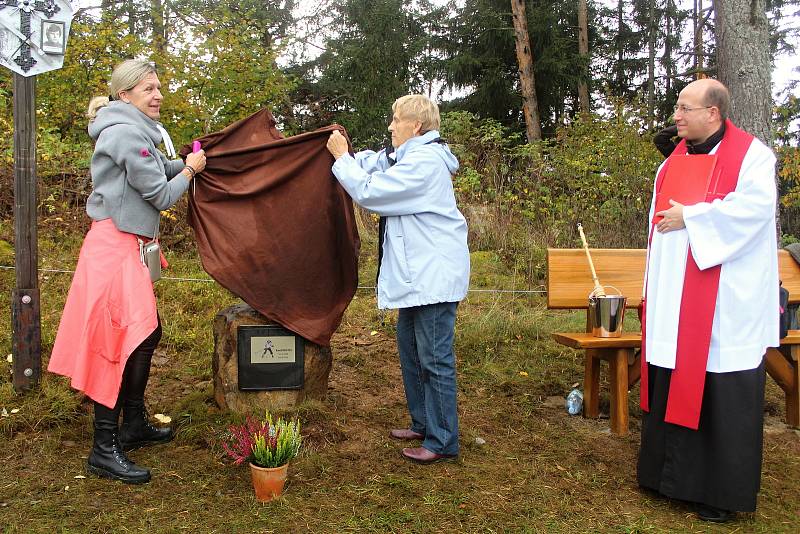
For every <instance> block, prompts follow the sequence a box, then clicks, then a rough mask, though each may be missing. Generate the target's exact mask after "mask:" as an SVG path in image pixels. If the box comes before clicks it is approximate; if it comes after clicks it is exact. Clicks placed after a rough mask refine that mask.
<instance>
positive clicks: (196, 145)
mask: <svg viewBox="0 0 800 534" xmlns="http://www.w3.org/2000/svg"><path fill="white" fill-rule="evenodd" d="M192 152H200V141H192Z"/></svg>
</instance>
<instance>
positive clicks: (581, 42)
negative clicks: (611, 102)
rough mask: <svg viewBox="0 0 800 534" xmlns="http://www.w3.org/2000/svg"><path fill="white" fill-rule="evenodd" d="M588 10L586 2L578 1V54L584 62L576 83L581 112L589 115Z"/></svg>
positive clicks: (584, 0) (583, 0)
mask: <svg viewBox="0 0 800 534" xmlns="http://www.w3.org/2000/svg"><path fill="white" fill-rule="evenodd" d="M588 12H589V9H588V7H587V5H586V0H578V54H579V55H580V56H581V58H582V59H583V60H584V61H585V64H586V67H585V68H584V70H583V76H581V80H580V81H579V82H578V100H579V102H580V107H581V112H583V113H589V110H590V105H591V104H590V102H589V84H588V80H589V13H588Z"/></svg>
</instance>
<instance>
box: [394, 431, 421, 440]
mask: <svg viewBox="0 0 800 534" xmlns="http://www.w3.org/2000/svg"><path fill="white" fill-rule="evenodd" d="M389 436H390V437H392V438H394V439H406V440H411V439H425V436H423V435H422V434H420V433H419V432H414V431H413V430H409V429H407V428H394V429H392V431H391V432H389Z"/></svg>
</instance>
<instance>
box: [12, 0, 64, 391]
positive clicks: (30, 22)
mask: <svg viewBox="0 0 800 534" xmlns="http://www.w3.org/2000/svg"><path fill="white" fill-rule="evenodd" d="M17 13H19V25H18V26H17V24H16V21H14V22H12V21H11V19H12V18H13V17H14V16H15V15H16V14H17ZM72 15H73V10H72V6H71V5H70V3H69V2H68V1H67V0H0V30H2V32H3V36H4V39H3V41H2V42H3V50H2V51H0V52H2V54H0V65H2V66H4V67H6V68H8V69H10V70H11V71H13V73H14V91H13V92H14V250H15V254H16V256H15V262H14V263H15V270H16V276H17V284H16V287H15V289H14V290H13V291H12V292H11V320H12V323H13V336H12V342H11V352H12V353H13V355H14V363H13V368H12V372H13V378H12V382H13V384H14V389H16V390H17V391H24V390H27V389H30V388H32V387H33V386H34V385H36V383H37V382H38V381H39V376H40V374H41V350H42V349H41V326H40V323H41V319H40V311H39V310H40V308H39V281H38V266H39V257H38V256H39V254H38V244H37V239H38V237H37V228H36V206H37V203H36V75H37V74H41V73H43V72H48V71H50V70H54V69H58V68H61V65H62V64H63V61H64V49H63V48H60V49H58V50H48V51H45V50H42V48H43V47H42V45H41V42H37V40H36V37H35V36H37V35H39V36H41V35H42V31H43V27H44V23H45V22H46V23H49V24H55V25H60V26H61V27H62V28H63V30H64V35H68V34H69V25H70V22H71V21H72ZM45 18H46V19H57V20H46V19H45ZM37 23H38V24H39V25H37ZM9 35H10V36H11V38H12V39H13V38H14V37H16V38H17V39H19V43H20V44H19V46H18V47H17V48H16V49H15V50H13V52H12V53H11V54H8V50H7V49H6V46H7V43H8V40H7V39H8V36H9ZM64 44H66V41H64ZM9 48H10V49H13V46H11V47H9ZM12 57H13V59H12Z"/></svg>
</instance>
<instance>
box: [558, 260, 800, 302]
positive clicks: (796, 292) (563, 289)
mask: <svg viewBox="0 0 800 534" xmlns="http://www.w3.org/2000/svg"><path fill="white" fill-rule="evenodd" d="M591 253H592V261H593V262H594V268H595V271H596V272H597V278H598V279H599V280H600V283H601V284H602V285H604V286H614V287H616V288H617V289H619V291H620V292H621V293H622V294H623V295H625V296H626V297H628V300H627V306H628V307H629V308H635V307H637V306H639V304H640V302H641V300H642V285H643V284H644V268H645V259H646V254H647V251H646V250H645V249H622V248H605V249H604V248H600V249H593V250H592V251H591ZM778 269H779V270H780V278H781V281H782V282H783V287H785V288H786V289H788V290H789V302H791V303H800V265H798V264H797V262H795V261H794V259H793V258H792V257H791V255H790V254H789V253H788V252H786V251H785V250H779V251H778ZM593 288H594V284H593V283H592V272H591V270H590V269H589V262H588V260H587V259H586V252H584V250H583V249H580V248H574V249H573V248H569V249H565V248H549V249H547V307H548V308H556V309H581V308H587V307H588V305H589V302H588V299H589V293H590V292H591V291H592V289H593ZM606 292H607V293H608V294H613V293H614V292H613V291H612V290H608V289H607V291H606Z"/></svg>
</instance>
